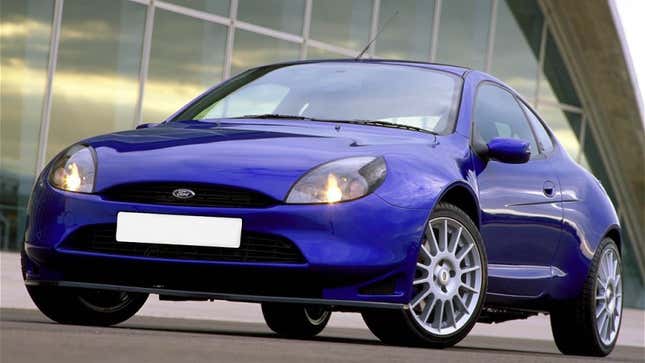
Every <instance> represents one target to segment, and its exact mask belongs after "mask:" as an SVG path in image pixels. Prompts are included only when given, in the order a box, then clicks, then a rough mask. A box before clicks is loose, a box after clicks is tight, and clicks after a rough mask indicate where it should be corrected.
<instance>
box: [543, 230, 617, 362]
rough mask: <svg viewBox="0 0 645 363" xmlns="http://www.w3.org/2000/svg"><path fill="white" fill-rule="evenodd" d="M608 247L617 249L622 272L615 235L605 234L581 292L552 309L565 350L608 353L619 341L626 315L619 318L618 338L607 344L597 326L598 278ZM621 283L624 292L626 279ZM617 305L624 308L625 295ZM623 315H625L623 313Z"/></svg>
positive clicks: (555, 333)
mask: <svg viewBox="0 0 645 363" xmlns="http://www.w3.org/2000/svg"><path fill="white" fill-rule="evenodd" d="M608 250H613V252H614V253H615V256H616V257H617V260H618V272H619V273H620V274H621V276H622V262H621V257H620V251H619V250H618V247H617V246H616V243H615V242H614V241H613V240H612V239H610V238H605V239H604V240H603V241H602V242H601V243H600V246H599V247H598V249H597V251H596V254H595V255H594V258H593V260H592V262H591V267H590V268H589V274H588V276H587V279H586V280H585V284H584V287H583V289H582V293H581V294H580V296H579V297H578V298H577V299H575V300H573V301H567V302H564V303H561V304H559V306H557V307H555V308H554V309H552V311H551V331H552V332H553V338H554V339H555V344H556V345H557V346H558V349H559V350H560V351H561V352H562V353H564V354H571V355H585V356H595V357H604V356H606V355H608V354H609V353H611V351H612V350H613V349H614V346H615V345H616V340H617V337H618V332H619V331H620V322H621V321H622V319H621V320H619V322H618V326H617V329H618V330H617V332H616V338H614V340H613V342H611V343H610V344H605V343H604V342H603V341H602V339H601V338H600V335H599V333H598V330H597V329H596V314H595V310H596V301H595V295H596V288H597V282H596V281H597V277H598V273H599V270H600V261H601V257H602V256H603V254H604V253H605V252H607V251H608ZM620 285H621V286H620V290H619V291H621V292H622V279H621V280H620ZM617 307H618V308H620V309H621V310H620V311H621V312H622V298H621V299H619V304H618V305H617ZM620 315H621V316H620V317H621V318H622V313H621V314H620Z"/></svg>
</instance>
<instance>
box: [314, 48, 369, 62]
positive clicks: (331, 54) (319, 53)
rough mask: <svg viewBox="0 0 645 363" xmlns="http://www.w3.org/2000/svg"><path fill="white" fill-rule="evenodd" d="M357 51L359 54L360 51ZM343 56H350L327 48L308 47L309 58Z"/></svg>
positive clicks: (336, 57)
mask: <svg viewBox="0 0 645 363" xmlns="http://www.w3.org/2000/svg"><path fill="white" fill-rule="evenodd" d="M356 53H357V54H358V52H356ZM341 58H349V57H348V56H346V55H344V54H338V53H334V52H330V51H328V50H325V49H320V48H314V47H308V48H307V59H341Z"/></svg>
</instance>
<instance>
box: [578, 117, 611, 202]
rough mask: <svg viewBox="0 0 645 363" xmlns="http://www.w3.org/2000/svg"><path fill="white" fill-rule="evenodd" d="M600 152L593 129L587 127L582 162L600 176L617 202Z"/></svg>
mask: <svg viewBox="0 0 645 363" xmlns="http://www.w3.org/2000/svg"><path fill="white" fill-rule="evenodd" d="M600 153H601V151H600V149H599V148H598V144H596V142H595V140H594V137H593V135H592V134H591V130H590V129H589V128H587V130H586V133H585V140H584V145H582V156H583V158H581V163H580V164H581V165H582V166H583V167H585V168H586V169H587V170H589V171H590V172H591V173H592V174H593V175H594V176H595V177H596V178H598V180H600V182H601V183H602V185H603V186H604V187H605V190H606V191H607V194H608V195H609V197H610V198H611V200H612V201H613V202H614V203H616V202H617V199H616V196H615V194H614V192H613V190H612V188H610V186H611V182H610V180H609V175H608V174H607V170H606V169H605V166H604V164H603V161H602V158H601V156H600Z"/></svg>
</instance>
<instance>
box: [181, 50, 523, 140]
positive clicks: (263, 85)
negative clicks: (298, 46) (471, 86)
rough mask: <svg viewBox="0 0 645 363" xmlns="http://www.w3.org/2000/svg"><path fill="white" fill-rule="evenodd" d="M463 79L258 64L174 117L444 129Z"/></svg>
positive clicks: (341, 66)
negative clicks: (282, 118)
mask: <svg viewBox="0 0 645 363" xmlns="http://www.w3.org/2000/svg"><path fill="white" fill-rule="evenodd" d="M461 81H462V80H461V78H459V77H457V76H455V75H451V74H448V73H445V72H439V71H430V70H425V69H418V68H415V67H398V66H387V65H374V64H357V63H355V62H322V63H306V64H295V65H286V66H274V67H261V68H257V69H255V70H253V71H250V72H245V73H243V74H242V75H240V76H239V77H236V78H235V79H234V80H232V81H231V82H230V83H227V84H226V85H224V86H222V87H219V88H216V89H214V90H212V91H211V92H210V93H209V94H208V95H206V96H205V97H204V98H203V99H202V100H200V102H198V103H197V104H194V105H193V106H191V107H190V108H189V109H188V110H186V111H184V112H182V114H180V115H177V116H176V118H175V120H210V119H214V118H221V117H244V115H263V114H267V113H269V114H280V115H290V116H295V117H305V118H314V119H325V120H380V121H387V122H393V123H397V124H401V125H407V126H413V127H422V128H425V129H427V130H430V131H433V132H437V133H444V132H446V130H451V129H452V124H453V120H454V118H455V115H456V110H457V103H458V100H459V98H458V97H456V96H457V95H458V94H459V91H460V89H461ZM511 99H512V98H511ZM517 110H518V112H520V117H523V116H521V112H522V111H520V110H519V108H518V109H517ZM526 128H528V125H527V126H526Z"/></svg>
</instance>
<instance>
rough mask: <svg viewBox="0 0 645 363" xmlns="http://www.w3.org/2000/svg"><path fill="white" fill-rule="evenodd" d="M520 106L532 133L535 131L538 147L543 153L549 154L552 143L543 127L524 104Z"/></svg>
mask: <svg viewBox="0 0 645 363" xmlns="http://www.w3.org/2000/svg"><path fill="white" fill-rule="evenodd" d="M521 104H522V108H524V111H525V112H526V115H527V116H528V118H529V121H530V122H531V126H533V131H535V136H536V137H537V139H538V143H540V146H542V150H544V152H545V153H548V152H551V150H553V141H551V136H550V135H549V132H548V131H546V129H545V128H544V125H543V124H542V122H540V120H539V119H538V117H537V116H536V115H535V113H533V111H531V109H530V108H528V107H526V105H525V104H523V103H521Z"/></svg>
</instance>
